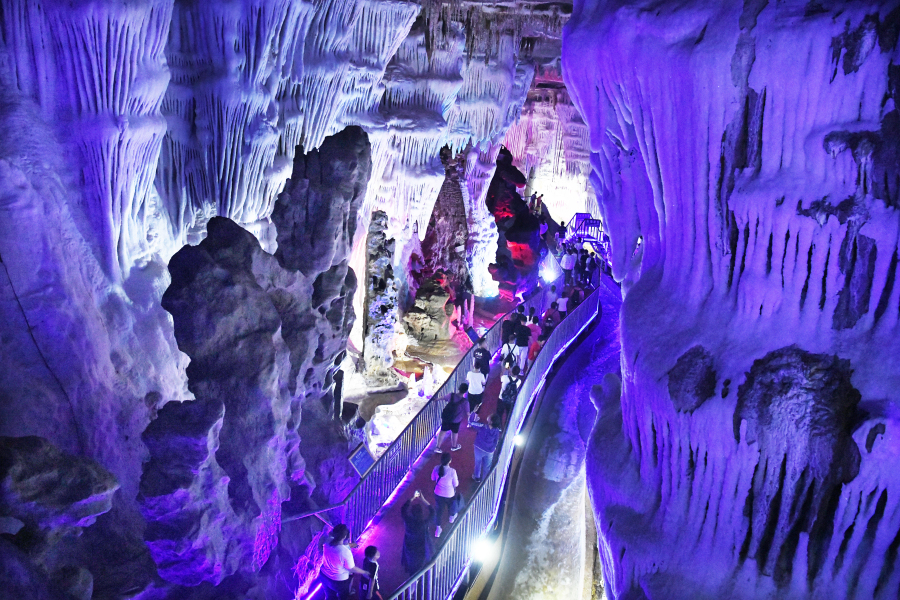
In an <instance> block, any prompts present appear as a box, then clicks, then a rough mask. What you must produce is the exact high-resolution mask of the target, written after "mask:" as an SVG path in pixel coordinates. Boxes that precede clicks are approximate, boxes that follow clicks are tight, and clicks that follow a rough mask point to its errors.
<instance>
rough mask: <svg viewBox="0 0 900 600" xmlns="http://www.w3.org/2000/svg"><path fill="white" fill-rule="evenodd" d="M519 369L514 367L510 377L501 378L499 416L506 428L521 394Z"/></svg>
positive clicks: (498, 400) (498, 404) (498, 403)
mask: <svg viewBox="0 0 900 600" xmlns="http://www.w3.org/2000/svg"><path fill="white" fill-rule="evenodd" d="M519 373H520V369H519V367H513V368H512V370H511V371H510V373H509V375H503V376H502V377H500V398H498V399H497V416H499V417H500V420H501V421H502V422H503V426H504V427H506V425H507V421H508V420H509V415H510V414H512V409H513V406H515V404H516V397H517V396H518V394H519Z"/></svg>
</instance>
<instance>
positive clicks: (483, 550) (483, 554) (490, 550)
mask: <svg viewBox="0 0 900 600" xmlns="http://www.w3.org/2000/svg"><path fill="white" fill-rule="evenodd" d="M496 557H497V544H496V542H493V541H491V540H489V539H487V538H483V537H481V538H478V539H477V540H475V543H474V544H472V559H473V560H474V561H476V562H480V563H484V562H488V561H490V560H494V559H495V558H496Z"/></svg>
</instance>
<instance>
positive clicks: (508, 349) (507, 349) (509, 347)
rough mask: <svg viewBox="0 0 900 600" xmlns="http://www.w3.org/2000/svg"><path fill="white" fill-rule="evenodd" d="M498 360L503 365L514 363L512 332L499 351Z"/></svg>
mask: <svg viewBox="0 0 900 600" xmlns="http://www.w3.org/2000/svg"><path fill="white" fill-rule="evenodd" d="M500 359H501V361H502V362H503V363H504V364H505V363H506V362H507V361H510V360H511V361H512V362H513V363H514V364H515V362H516V333H515V330H513V331H512V332H511V333H510V334H509V335H508V336H507V337H506V343H505V344H503V348H501V349H500Z"/></svg>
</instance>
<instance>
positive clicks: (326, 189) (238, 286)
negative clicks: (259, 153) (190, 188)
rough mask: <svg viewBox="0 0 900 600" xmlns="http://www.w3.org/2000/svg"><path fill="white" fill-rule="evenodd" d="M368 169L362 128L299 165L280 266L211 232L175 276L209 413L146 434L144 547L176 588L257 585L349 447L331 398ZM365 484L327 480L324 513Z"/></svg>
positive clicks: (286, 211) (229, 226) (169, 302)
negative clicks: (228, 581)
mask: <svg viewBox="0 0 900 600" xmlns="http://www.w3.org/2000/svg"><path fill="white" fill-rule="evenodd" d="M369 156H370V149H369V143H368V139H367V137H366V135H365V133H364V132H363V131H362V130H361V129H359V128H357V127H352V128H348V129H346V130H344V131H343V132H341V133H340V134H337V135H335V136H332V137H330V138H327V139H326V140H325V142H324V143H323V144H322V146H321V148H320V149H319V150H316V151H313V152H310V153H309V154H302V153H298V154H297V156H296V158H295V165H294V166H295V168H294V173H293V176H292V178H291V180H290V182H289V184H288V186H287V188H286V190H285V192H284V194H283V195H282V197H281V198H280V200H279V203H278V205H277V206H276V210H275V216H274V217H273V220H274V222H275V223H276V225H277V227H278V240H279V250H278V252H276V254H275V255H274V256H273V255H270V254H268V253H266V252H264V251H263V249H262V248H261V246H260V244H259V242H258V241H257V239H256V238H255V237H254V236H253V235H252V234H251V233H249V232H248V231H246V230H245V229H243V228H241V227H240V226H238V225H237V224H235V223H234V222H233V221H231V220H229V219H226V218H224V217H214V218H213V219H211V220H210V221H209V225H208V235H207V237H206V239H204V240H203V241H202V242H201V243H200V244H199V245H197V246H185V247H184V248H182V249H181V250H180V251H179V252H178V253H176V254H175V256H173V257H172V260H171V262H170V263H169V270H170V272H171V274H172V283H171V285H170V286H169V288H168V290H166V293H165V295H164V296H163V298H162V306H163V307H164V308H165V309H166V310H167V311H169V312H170V313H171V314H172V317H173V319H174V324H175V338H176V340H177V341H178V346H179V348H180V349H181V350H182V351H183V352H185V353H186V354H187V355H188V356H190V358H191V362H190V364H189V365H188V368H187V375H188V386H189V388H190V390H191V392H192V393H193V394H194V396H195V398H196V399H195V400H193V401H191V402H187V403H181V404H178V403H170V404H168V405H166V406H165V407H164V408H162V410H160V411H159V415H158V417H157V419H156V420H155V421H153V422H152V423H151V424H150V426H149V427H148V429H147V430H146V431H145V432H144V434H143V437H144V441H145V443H146V444H147V446H148V448H149V449H150V456H151V460H150V462H148V463H147V464H146V465H145V468H144V473H143V477H142V479H141V497H140V501H141V505H142V511H143V513H144V516H145V518H146V519H147V521H148V529H147V533H146V535H145V538H146V540H147V543H148V545H149V547H150V550H151V553H152V555H153V558H154V560H155V561H156V563H157V565H158V566H159V573H160V576H162V577H163V578H164V579H166V580H168V581H171V582H173V583H178V584H182V585H196V584H198V583H200V582H201V581H209V582H211V583H213V584H218V583H220V582H221V581H222V580H223V579H224V578H225V577H227V576H229V575H232V574H234V573H236V572H239V571H243V572H245V573H251V572H254V571H258V570H259V569H260V568H261V567H262V565H263V564H265V563H266V562H267V560H268V558H269V555H270V554H271V552H272V551H273V549H274V548H275V546H276V545H277V543H278V539H279V535H278V534H279V531H280V528H281V511H282V506H281V505H282V503H283V502H285V501H287V500H288V499H289V498H290V497H291V488H292V483H293V486H294V488H295V489H296V493H300V490H301V487H305V488H306V489H305V491H304V493H305V494H306V495H309V494H310V493H311V492H312V491H313V488H314V487H315V486H316V481H317V479H318V475H317V469H318V467H319V464H320V463H321V462H322V461H323V460H325V459H327V458H328V452H327V451H326V452H325V456H324V457H323V456H318V453H321V452H322V449H323V447H327V446H328V445H329V443H330V444H333V445H335V447H336V449H337V453H338V454H340V452H341V451H342V450H343V448H344V447H345V446H346V442H344V441H343V440H342V439H341V438H340V435H339V428H340V423H339V421H335V420H334V419H332V417H333V416H337V417H339V416H340V415H339V414H338V415H335V410H334V408H333V407H332V400H333V399H332V398H331V395H330V393H331V391H330V390H331V384H332V375H333V373H334V371H335V366H334V365H335V362H336V359H337V358H338V356H339V355H340V353H341V352H343V348H344V346H345V345H346V342H347V336H348V335H349V334H350V327H351V326H352V323H353V313H352V309H351V308H350V298H351V297H352V294H353V291H354V289H355V279H354V278H353V277H352V273H351V274H349V275H348V271H347V257H348V255H349V248H350V242H351V240H352V239H353V226H354V225H355V222H356V210H357V209H358V207H359V205H360V203H361V200H362V195H363V193H364V191H365V188H366V183H367V182H368V178H369V173H370V168H371V167H370V165H371V162H370V159H369ZM293 243H296V244H298V246H297V247H295V246H293ZM301 423H302V424H303V426H304V427H305V428H307V429H308V430H309V433H310V436H312V435H313V432H315V436H316V437H315V440H316V442H315V443H307V446H308V447H309V448H310V450H312V449H313V447H317V450H312V451H313V452H315V453H317V454H316V458H317V459H318V460H312V461H309V457H308V456H306V457H305V456H304V455H303V441H302V438H304V437H305V436H304V435H303V434H302V429H301ZM310 439H313V438H312V437H310ZM326 468H328V469H329V470H331V469H332V468H333V467H332V466H330V465H329V466H328V467H326ZM353 479H354V476H353V475H352V470H351V469H350V466H349V464H346V465H345V466H344V469H343V472H341V471H336V472H329V478H328V479H325V480H323V484H325V485H324V486H323V487H324V488H325V489H324V490H320V495H321V494H323V493H324V496H322V499H323V500H324V501H325V502H329V501H332V500H333V499H332V498H331V497H330V495H331V494H340V492H342V491H343V490H344V488H346V486H347V484H348V482H352V480H353Z"/></svg>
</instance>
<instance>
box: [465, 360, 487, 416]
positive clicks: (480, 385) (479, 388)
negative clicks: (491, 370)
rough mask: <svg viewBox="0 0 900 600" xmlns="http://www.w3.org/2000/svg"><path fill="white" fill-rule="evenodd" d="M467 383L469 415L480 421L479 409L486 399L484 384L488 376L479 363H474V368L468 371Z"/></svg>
mask: <svg viewBox="0 0 900 600" xmlns="http://www.w3.org/2000/svg"><path fill="white" fill-rule="evenodd" d="M466 383H467V384H468V385H469V415H470V418H471V419H473V420H475V421H478V420H479V416H478V409H480V408H481V402H482V401H483V400H484V385H485V383H487V377H486V376H485V375H484V373H482V371H481V369H480V368H479V367H478V363H477V362H475V363H473V364H472V370H471V371H469V372H468V373H466Z"/></svg>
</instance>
